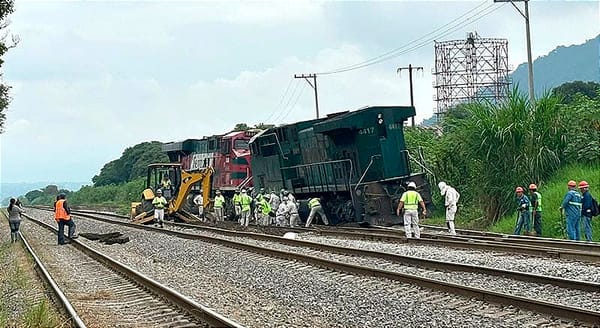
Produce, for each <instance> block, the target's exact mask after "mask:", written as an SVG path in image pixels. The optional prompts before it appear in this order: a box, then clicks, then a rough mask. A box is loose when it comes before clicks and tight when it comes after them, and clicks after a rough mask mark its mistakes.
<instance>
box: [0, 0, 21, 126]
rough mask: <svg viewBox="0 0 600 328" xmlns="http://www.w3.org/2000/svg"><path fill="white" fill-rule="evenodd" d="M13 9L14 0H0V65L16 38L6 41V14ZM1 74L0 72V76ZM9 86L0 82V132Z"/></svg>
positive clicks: (4, 119)
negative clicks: (10, 42) (9, 42)
mask: <svg viewBox="0 0 600 328" xmlns="http://www.w3.org/2000/svg"><path fill="white" fill-rule="evenodd" d="M13 11H14V0H3V1H0V31H2V33H1V34H2V35H3V36H2V37H1V38H0V67H2V64H4V60H3V59H2V58H1V57H2V56H4V54H6V52H7V51H8V49H10V48H12V47H14V46H16V44H17V43H18V39H17V38H16V37H14V36H13V39H12V45H9V44H8V43H7V42H6V37H7V33H6V30H5V29H6V27H7V26H8V24H9V22H8V15H10V14H12V13H13ZM1 77H2V74H0V78H1ZM9 92H10V86H8V85H6V84H4V83H0V133H2V132H3V131H4V122H5V121H6V109H7V108H8V105H9V104H10V100H11V98H10V94H9Z"/></svg>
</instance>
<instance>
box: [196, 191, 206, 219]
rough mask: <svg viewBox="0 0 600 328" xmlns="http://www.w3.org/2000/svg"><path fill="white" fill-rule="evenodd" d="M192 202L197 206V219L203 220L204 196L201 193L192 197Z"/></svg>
mask: <svg viewBox="0 0 600 328" xmlns="http://www.w3.org/2000/svg"><path fill="white" fill-rule="evenodd" d="M194 204H195V205H196V206H197V207H198V219H199V220H200V221H201V222H204V196H202V193H199V194H197V195H196V196H195V197H194Z"/></svg>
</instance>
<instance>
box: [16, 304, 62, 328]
mask: <svg viewBox="0 0 600 328" xmlns="http://www.w3.org/2000/svg"><path fill="white" fill-rule="evenodd" d="M23 322H24V327H27V328H38V327H57V326H59V324H60V322H59V321H58V318H56V316H55V315H54V314H53V313H52V312H51V311H50V307H49V305H48V302H46V300H42V301H41V302H39V303H38V304H37V305H35V306H32V307H31V308H29V309H28V310H27V312H26V313H25V317H24V318H23Z"/></svg>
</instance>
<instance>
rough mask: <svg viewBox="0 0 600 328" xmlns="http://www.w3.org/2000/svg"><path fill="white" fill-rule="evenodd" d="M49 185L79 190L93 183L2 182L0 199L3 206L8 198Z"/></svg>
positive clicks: (0, 184)
mask: <svg viewBox="0 0 600 328" xmlns="http://www.w3.org/2000/svg"><path fill="white" fill-rule="evenodd" d="M48 185H56V186H58V189H67V190H71V191H77V190H79V189H80V188H81V187H82V186H84V185H91V183H90V182H15V183H4V182H3V183H0V201H1V202H2V204H1V205H2V206H4V205H6V202H7V201H6V200H7V199H10V198H11V197H19V196H23V195H25V194H26V193H27V192H29V191H31V190H36V189H41V188H44V187H46V186H48Z"/></svg>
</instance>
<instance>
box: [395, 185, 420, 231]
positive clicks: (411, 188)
mask: <svg viewBox="0 0 600 328" xmlns="http://www.w3.org/2000/svg"><path fill="white" fill-rule="evenodd" d="M407 188H408V190H407V191H405V192H404V193H403V194H402V196H401V197H400V202H399V203H398V209H396V214H397V215H398V216H400V213H402V210H404V215H403V219H404V232H405V234H406V238H411V237H412V234H413V233H414V236H415V238H421V231H420V230H419V205H421V209H422V210H423V215H427V208H425V202H423V198H422V197H421V195H420V194H419V193H418V192H417V190H416V189H417V185H416V184H415V183H414V182H413V181H411V182H409V183H408V186H407Z"/></svg>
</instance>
